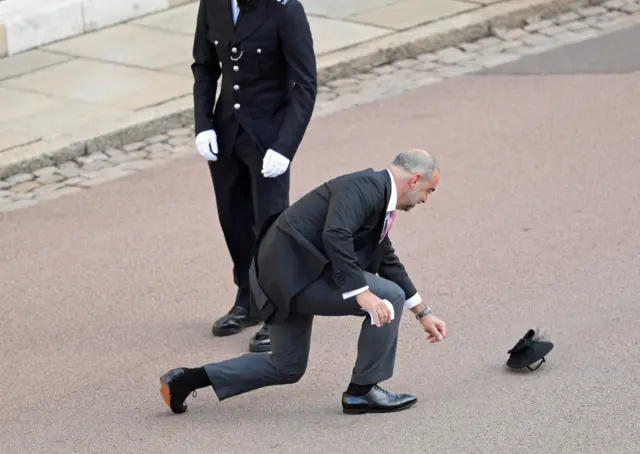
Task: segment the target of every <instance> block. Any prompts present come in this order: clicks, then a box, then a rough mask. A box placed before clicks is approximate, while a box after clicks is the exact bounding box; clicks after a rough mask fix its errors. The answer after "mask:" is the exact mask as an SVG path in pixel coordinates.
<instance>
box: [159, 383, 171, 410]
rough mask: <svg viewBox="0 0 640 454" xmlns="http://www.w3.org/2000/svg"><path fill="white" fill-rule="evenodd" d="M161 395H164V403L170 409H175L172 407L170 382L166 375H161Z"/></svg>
mask: <svg viewBox="0 0 640 454" xmlns="http://www.w3.org/2000/svg"><path fill="white" fill-rule="evenodd" d="M160 395H161V396H162V399H163V400H164V403H165V404H167V407H169V410H171V411H173V409H172V408H171V391H170V390H169V384H168V383H167V381H166V379H165V377H160Z"/></svg>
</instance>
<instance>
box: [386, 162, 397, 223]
mask: <svg viewBox="0 0 640 454" xmlns="http://www.w3.org/2000/svg"><path fill="white" fill-rule="evenodd" d="M387 172H388V173H389V177H390V178H391V197H389V205H387V213H390V212H392V211H393V210H395V209H396V204H397V203H398V191H397V190H396V182H395V180H394V179H393V174H392V173H391V171H390V170H389V169H387Z"/></svg>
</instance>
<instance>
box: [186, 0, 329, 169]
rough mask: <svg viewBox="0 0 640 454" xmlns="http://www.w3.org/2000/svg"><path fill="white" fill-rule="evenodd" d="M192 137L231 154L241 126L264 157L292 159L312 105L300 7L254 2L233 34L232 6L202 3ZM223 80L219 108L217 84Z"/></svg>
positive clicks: (284, 1)
mask: <svg viewBox="0 0 640 454" xmlns="http://www.w3.org/2000/svg"><path fill="white" fill-rule="evenodd" d="M193 59H194V61H193V64H192V65H191V69H192V72H193V76H194V86H193V97H194V115H195V133H196V135H197V134H198V133H200V132H201V131H205V130H208V129H214V130H215V132H216V135H217V136H218V148H219V151H220V153H223V154H225V153H227V154H228V153H229V152H230V151H231V149H232V147H233V143H234V140H235V137H236V134H237V126H238V124H239V125H241V126H242V127H243V128H244V129H245V130H246V131H247V133H248V134H249V135H250V136H251V138H252V139H253V140H254V142H256V144H257V146H258V148H259V149H260V151H261V152H262V153H263V154H264V153H266V151H267V150H268V149H270V148H271V149H273V150H275V151H277V152H278V153H280V154H282V155H284V156H286V157H287V158H289V159H293V157H294V155H295V153H296V151H297V149H298V146H299V145H300V142H301V141H302V137H303V135H304V133H305V130H306V128H307V125H308V124H309V121H310V120H311V114H312V112H313V107H314V105H315V99H316V92H317V72H316V59H315V54H314V50H313V40H312V36H311V29H310V27H309V22H308V20H307V17H306V14H305V11H304V8H303V6H302V4H301V3H300V2H299V1H298V0H257V2H256V5H255V7H254V8H253V9H251V10H249V11H246V12H245V11H241V12H240V16H239V17H238V21H237V24H236V25H235V26H234V23H233V15H232V9H231V0H200V7H199V10H198V18H197V26H196V32H195V38H194V44H193ZM220 76H222V87H221V93H220V96H219V99H218V102H217V104H216V106H215V111H214V110H213V106H214V103H215V98H216V91H217V82H218V80H219V79H220Z"/></svg>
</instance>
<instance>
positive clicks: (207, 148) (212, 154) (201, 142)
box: [196, 129, 218, 161]
mask: <svg viewBox="0 0 640 454" xmlns="http://www.w3.org/2000/svg"><path fill="white" fill-rule="evenodd" d="M196 148H197V149H198V152H199V153H200V154H201V155H202V157H204V158H206V159H207V160H209V161H217V160H218V137H217V136H216V133H215V131H214V130H213V129H209V130H208V131H202V132H201V133H199V134H198V135H197V136H196Z"/></svg>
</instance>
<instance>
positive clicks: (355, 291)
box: [342, 285, 369, 300]
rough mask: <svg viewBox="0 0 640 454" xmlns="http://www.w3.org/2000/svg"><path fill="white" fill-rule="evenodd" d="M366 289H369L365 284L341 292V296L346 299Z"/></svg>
mask: <svg viewBox="0 0 640 454" xmlns="http://www.w3.org/2000/svg"><path fill="white" fill-rule="evenodd" d="M368 289H369V286H368V285H367V286H365V287H362V288H359V289H357V290H351V291H350V292H347V293H343V294H342V298H343V299H345V300H346V299H347V298H351V297H352V296H356V295H359V294H361V293H362V292H364V291H367V290H368Z"/></svg>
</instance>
